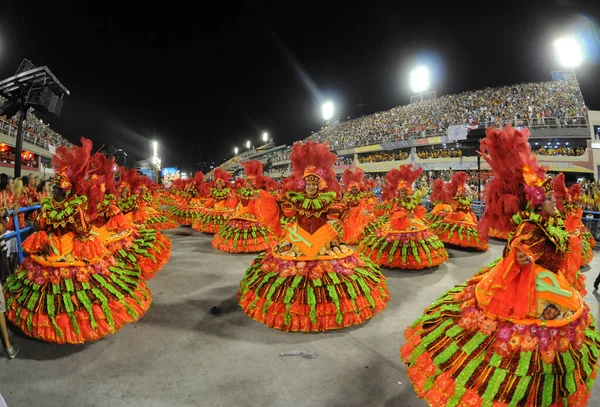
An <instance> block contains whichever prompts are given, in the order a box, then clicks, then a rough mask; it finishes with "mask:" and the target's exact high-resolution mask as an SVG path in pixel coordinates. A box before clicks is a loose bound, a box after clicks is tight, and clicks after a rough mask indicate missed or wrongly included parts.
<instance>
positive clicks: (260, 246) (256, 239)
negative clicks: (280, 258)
mask: <svg viewBox="0 0 600 407" xmlns="http://www.w3.org/2000/svg"><path fill="white" fill-rule="evenodd" d="M242 165H243V166H244V170H245V172H246V179H245V180H244V179H243V178H238V180H242V181H243V186H241V185H240V186H239V187H238V188H236V194H237V196H238V198H239V203H238V206H237V208H236V209H235V213H234V214H233V215H232V216H231V217H230V218H229V219H227V222H225V224H224V225H223V226H221V228H220V229H219V231H218V232H217V233H215V237H214V238H213V240H212V245H213V247H214V248H215V249H219V250H221V251H224V252H229V253H256V252H262V251H265V250H267V248H269V246H270V245H273V244H275V235H273V233H272V232H271V231H270V230H269V228H268V227H266V226H264V225H263V224H262V223H261V221H260V219H259V214H258V212H259V210H260V206H261V204H262V199H264V196H265V195H264V194H263V193H262V192H264V191H265V188H266V186H267V181H266V177H265V176H264V175H263V173H262V172H263V168H262V164H261V163H260V162H259V161H247V162H244V163H242ZM236 181H237V180H236ZM236 183H237V182H236ZM267 199H271V200H272V201H275V199H276V198H275V197H272V196H271V195H269V196H268V198H267Z"/></svg>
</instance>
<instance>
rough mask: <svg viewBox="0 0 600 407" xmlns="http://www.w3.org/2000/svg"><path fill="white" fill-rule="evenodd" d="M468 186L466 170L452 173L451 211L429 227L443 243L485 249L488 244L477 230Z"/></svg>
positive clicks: (450, 187) (487, 247)
mask: <svg viewBox="0 0 600 407" xmlns="http://www.w3.org/2000/svg"><path fill="white" fill-rule="evenodd" d="M468 188H469V187H468V185H467V173H466V172H464V171H458V172H455V173H454V174H452V180H451V181H450V186H449V188H448V194H449V195H450V196H452V211H451V213H450V214H449V215H447V216H446V217H445V218H444V219H442V220H439V221H437V222H434V223H431V224H430V225H429V228H430V229H431V231H432V232H433V233H435V234H436V235H437V236H438V237H439V238H440V240H441V241H442V242H443V243H444V244H450V245H453V246H458V247H465V248H473V249H477V250H480V251H486V250H487V249H489V247H490V246H489V244H488V241H487V239H483V238H481V237H480V236H479V232H478V231H477V217H476V216H475V214H474V213H473V211H472V209H471V198H470V197H469V190H468Z"/></svg>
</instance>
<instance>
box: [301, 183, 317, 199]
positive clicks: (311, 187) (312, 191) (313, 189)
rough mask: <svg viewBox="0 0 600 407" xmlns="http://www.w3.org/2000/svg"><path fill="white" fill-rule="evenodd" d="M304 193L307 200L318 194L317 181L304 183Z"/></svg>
mask: <svg viewBox="0 0 600 407" xmlns="http://www.w3.org/2000/svg"><path fill="white" fill-rule="evenodd" d="M304 192H306V196H308V197H309V198H314V197H315V196H317V193H318V192H319V183H318V182H317V181H306V187H304Z"/></svg>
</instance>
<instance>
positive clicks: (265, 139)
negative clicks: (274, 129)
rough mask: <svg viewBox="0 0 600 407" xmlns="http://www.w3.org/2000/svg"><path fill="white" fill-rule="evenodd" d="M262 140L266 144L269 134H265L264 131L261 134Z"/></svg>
mask: <svg viewBox="0 0 600 407" xmlns="http://www.w3.org/2000/svg"><path fill="white" fill-rule="evenodd" d="M262 138H263V141H264V142H265V143H266V142H267V141H269V133H267V132H266V131H265V132H264V133H263V134H262Z"/></svg>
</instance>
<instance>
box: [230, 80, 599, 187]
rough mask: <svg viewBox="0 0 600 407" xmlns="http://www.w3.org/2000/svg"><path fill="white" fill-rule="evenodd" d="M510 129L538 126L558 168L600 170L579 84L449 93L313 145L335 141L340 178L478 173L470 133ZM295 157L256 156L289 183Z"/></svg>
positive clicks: (324, 134)
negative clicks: (396, 171)
mask: <svg viewBox="0 0 600 407" xmlns="http://www.w3.org/2000/svg"><path fill="white" fill-rule="evenodd" d="M506 124H510V125H512V126H516V127H527V128H529V129H530V131H531V138H530V140H531V143H532V148H533V149H534V150H536V151H539V154H540V161H542V163H543V164H544V165H547V166H548V167H549V168H550V171H563V172H571V173H577V174H587V176H588V177H593V176H594V173H595V172H597V170H596V169H595V167H594V164H593V163H594V159H593V154H592V151H591V142H592V139H591V138H590V134H591V132H590V130H589V128H588V109H587V107H586V106H585V103H584V100H583V96H582V94H581V90H580V88H579V84H578V83H577V82H576V81H552V82H537V83H521V84H516V85H511V86H504V87H498V88H486V89H481V90H475V91H470V92H464V93H460V94H456V95H445V96H442V97H440V98H438V99H435V100H427V101H423V102H418V103H413V104H410V105H406V106H398V107H394V108H392V109H390V110H387V111H383V112H378V113H375V114H372V115H369V116H365V117H361V118H358V119H354V120H348V121H345V122H342V123H339V124H337V125H335V126H331V127H327V128H325V129H322V130H321V131H319V132H316V133H313V134H312V135H310V136H309V137H308V140H312V141H318V142H328V143H329V145H330V146H331V149H332V150H333V151H335V152H336V153H337V154H338V157H340V161H339V162H338V165H337V166H336V168H335V169H336V172H338V173H341V172H343V171H344V170H345V169H346V168H350V167H354V166H356V167H360V168H362V169H363V170H364V171H365V172H367V173H383V172H387V171H388V170H390V169H391V168H395V167H398V166H399V165H400V164H408V163H413V164H416V165H419V166H422V167H423V168H424V169H426V170H434V171H435V170H446V169H453V170H474V169H477V153H476V149H475V146H474V145H473V144H472V143H470V145H469V143H467V138H466V136H467V134H468V132H469V131H470V130H472V129H476V128H487V127H491V126H494V127H502V126H504V125H506ZM251 151H252V150H251ZM251 151H249V152H246V153H251ZM290 152H291V148H290V147H286V146H280V147H278V148H277V149H271V150H269V151H267V152H262V153H261V154H260V155H253V157H254V158H255V159H259V160H260V161H262V162H263V163H265V164H267V163H268V165H267V167H266V173H267V174H268V175H270V176H271V177H273V178H276V179H281V178H283V177H286V176H288V175H289V173H290V169H291V168H290V160H289V154H290ZM431 152H433V153H431ZM246 153H245V154H246ZM373 156H375V157H373ZM247 159H250V156H248V157H245V156H244V155H242V154H240V155H239V156H237V157H233V158H232V159H231V160H229V161H227V162H226V163H224V164H222V165H221V168H225V169H228V170H230V171H231V170H233V169H234V167H233V166H232V164H233V163H235V164H236V166H239V162H240V161H245V160H247ZM485 169H486V168H485V164H483V166H482V170H485ZM597 175H598V174H596V177H597Z"/></svg>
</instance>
